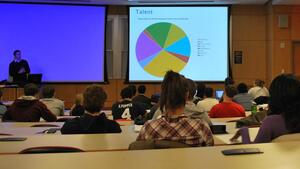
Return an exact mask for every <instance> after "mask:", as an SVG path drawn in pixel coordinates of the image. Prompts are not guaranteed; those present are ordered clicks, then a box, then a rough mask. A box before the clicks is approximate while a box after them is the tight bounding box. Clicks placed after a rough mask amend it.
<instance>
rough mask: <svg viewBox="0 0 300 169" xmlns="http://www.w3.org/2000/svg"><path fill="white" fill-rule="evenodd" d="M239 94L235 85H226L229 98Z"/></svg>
mask: <svg viewBox="0 0 300 169" xmlns="http://www.w3.org/2000/svg"><path fill="white" fill-rule="evenodd" d="M236 94H237V90H236V88H235V87H234V86H233V85H227V86H226V87H225V95H226V96H227V98H230V99H232V98H233V96H235V95H236Z"/></svg>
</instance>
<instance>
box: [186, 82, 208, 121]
mask: <svg viewBox="0 0 300 169" xmlns="http://www.w3.org/2000/svg"><path fill="white" fill-rule="evenodd" d="M186 83H187V87H188V97H187V100H186V103H185V107H184V114H185V115H186V116H187V117H190V118H199V119H202V120H203V121H205V122H207V124H208V125H210V126H211V125H212V123H211V121H210V119H209V117H208V115H207V112H205V111H204V109H202V108H200V107H198V106H197V105H196V104H195V103H194V102H193V98H194V95H195V93H196V84H195V82H194V81H193V80H191V79H186ZM198 103H199V102H198Z"/></svg>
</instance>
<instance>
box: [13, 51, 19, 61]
mask: <svg viewBox="0 0 300 169" xmlns="http://www.w3.org/2000/svg"><path fill="white" fill-rule="evenodd" d="M13 54H14V59H15V60H20V59H21V51H20V50H14V52H13Z"/></svg>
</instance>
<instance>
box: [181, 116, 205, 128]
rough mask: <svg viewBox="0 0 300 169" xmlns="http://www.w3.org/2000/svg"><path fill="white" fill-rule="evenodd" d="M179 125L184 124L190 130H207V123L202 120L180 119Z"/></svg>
mask: <svg viewBox="0 0 300 169" xmlns="http://www.w3.org/2000/svg"><path fill="white" fill-rule="evenodd" d="M181 123H186V124H185V126H186V125H187V124H188V125H190V126H191V127H192V128H200V129H203V128H209V125H208V124H207V122H205V121H204V120H202V119H191V118H183V119H181Z"/></svg>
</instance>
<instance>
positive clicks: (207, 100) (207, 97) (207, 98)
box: [197, 87, 219, 112]
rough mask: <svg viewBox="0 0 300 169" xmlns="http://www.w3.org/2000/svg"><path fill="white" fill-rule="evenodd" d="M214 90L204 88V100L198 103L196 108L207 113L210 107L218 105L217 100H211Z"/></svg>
mask: <svg viewBox="0 0 300 169" xmlns="http://www.w3.org/2000/svg"><path fill="white" fill-rule="evenodd" d="M213 93H214V89H213V88H211V87H206V88H205V90H204V99H203V100H201V101H199V102H198V104H197V106H198V107H199V108H201V109H203V110H204V111H205V112H209V111H210V110H211V108H212V107H214V106H215V105H216V104H218V103H219V100H217V99H216V98H213Z"/></svg>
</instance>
